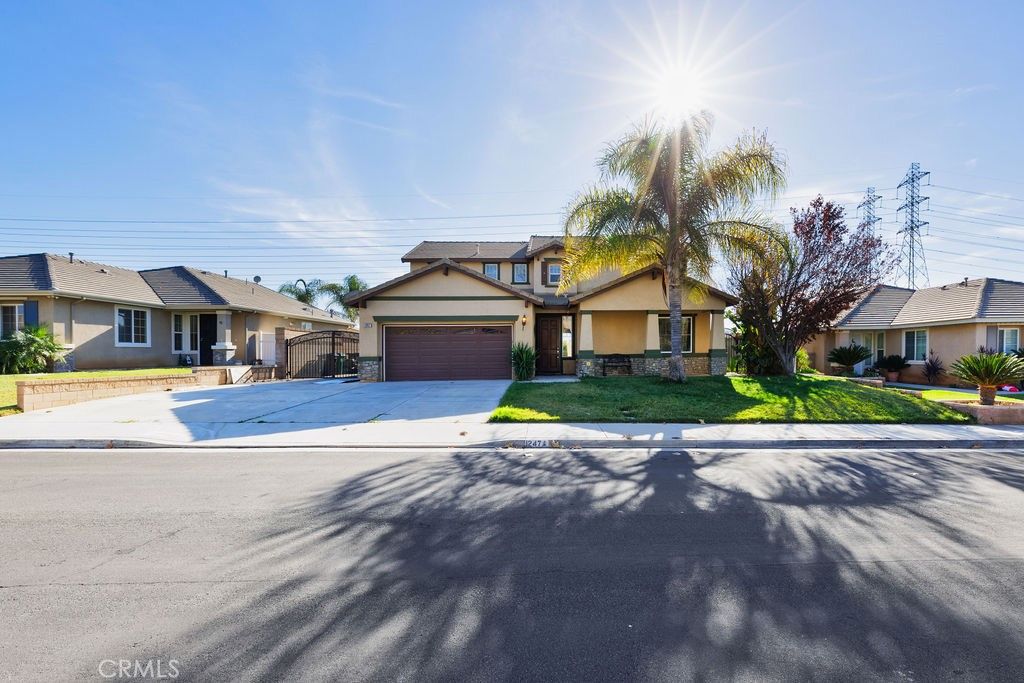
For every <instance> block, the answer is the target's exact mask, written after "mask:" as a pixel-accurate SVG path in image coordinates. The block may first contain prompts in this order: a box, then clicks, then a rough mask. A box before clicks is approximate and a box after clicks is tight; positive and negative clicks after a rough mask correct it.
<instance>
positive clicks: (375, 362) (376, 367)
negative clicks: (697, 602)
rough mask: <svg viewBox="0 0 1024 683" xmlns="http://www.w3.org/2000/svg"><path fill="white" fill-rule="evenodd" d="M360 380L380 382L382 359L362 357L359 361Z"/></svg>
mask: <svg viewBox="0 0 1024 683" xmlns="http://www.w3.org/2000/svg"><path fill="white" fill-rule="evenodd" d="M358 371H359V381H360V382H379V381H380V359H379V358H360V359H359V361H358Z"/></svg>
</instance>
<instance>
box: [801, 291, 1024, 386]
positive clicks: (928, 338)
mask: <svg viewBox="0 0 1024 683" xmlns="http://www.w3.org/2000/svg"><path fill="white" fill-rule="evenodd" d="M1022 332H1024V282H1015V281H1012V280H999V279H995V278H981V279H977V280H967V279H965V280H963V281H961V282H957V283H954V284H949V285H942V286H939V287H929V288H927V289H918V290H912V289H904V288H902V287H893V286H890V285H879V286H877V287H875V288H873V289H872V290H871V291H869V292H868V293H867V294H866V295H864V297H863V298H861V300H860V301H859V302H857V304H855V305H854V306H853V307H852V308H851V309H850V310H849V311H847V312H846V313H844V314H843V315H842V316H841V317H840V318H839V320H838V321H837V322H836V323H835V325H834V328H833V330H832V331H830V332H828V333H826V334H823V335H820V336H819V337H818V338H816V339H815V340H814V341H813V342H812V343H811V344H808V345H807V346H806V347H805V348H807V350H808V352H809V353H810V354H811V357H812V364H813V365H814V367H815V368H816V369H817V370H820V371H822V372H831V371H832V370H833V368H832V367H831V366H830V365H829V363H828V361H827V360H826V358H827V356H828V353H829V351H831V350H832V349H833V348H835V347H836V346H848V345H849V344H850V343H854V342H855V343H858V344H860V345H862V346H866V347H868V348H869V349H870V350H871V351H872V353H873V356H872V359H871V360H869V361H866V362H864V363H862V364H860V365H859V366H857V368H855V370H856V371H857V372H858V373H860V372H863V371H864V370H865V369H867V368H869V367H871V366H872V365H873V364H874V361H875V360H877V359H878V358H880V357H882V356H887V355H892V354H899V355H901V356H904V357H905V358H906V359H907V362H909V363H910V364H911V367H910V368H908V369H907V370H904V371H903V373H902V374H901V375H900V378H901V380H903V381H905V382H922V381H924V375H923V374H922V372H921V368H922V366H923V365H924V361H925V360H926V359H927V358H928V354H929V353H930V352H934V353H935V355H936V356H937V357H938V358H939V360H941V361H942V363H943V364H944V365H945V366H946V367H947V368H948V367H949V366H950V364H951V363H952V362H953V361H955V360H957V359H958V358H960V357H961V356H965V355H969V354H972V353H975V352H977V350H978V348H979V347H985V348H991V349H995V350H997V351H1004V352H1010V351H1014V350H1016V349H1018V348H1020V347H1021V334H1022ZM939 381H940V383H942V384H952V383H954V382H955V378H952V377H949V376H946V377H943V378H940V380H939Z"/></svg>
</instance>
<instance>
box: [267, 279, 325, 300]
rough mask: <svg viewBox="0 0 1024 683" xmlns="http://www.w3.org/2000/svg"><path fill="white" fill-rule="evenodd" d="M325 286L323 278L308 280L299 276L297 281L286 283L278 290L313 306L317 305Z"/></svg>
mask: <svg viewBox="0 0 1024 683" xmlns="http://www.w3.org/2000/svg"><path fill="white" fill-rule="evenodd" d="M300 283H301V284H300ZM323 286H324V281H323V280H319V279H312V280H309V281H308V282H307V281H306V280H303V279H302V278H299V279H297V280H296V281H295V282H286V283H284V284H283V285H281V286H280V287H278V288H277V291H278V292H280V293H281V294H285V295H287V296H290V297H291V298H293V299H298V300H299V301H301V302H302V303H304V304H306V305H307V306H313V305H315V302H316V300H317V297H319V296H320V292H321V290H322V289H323Z"/></svg>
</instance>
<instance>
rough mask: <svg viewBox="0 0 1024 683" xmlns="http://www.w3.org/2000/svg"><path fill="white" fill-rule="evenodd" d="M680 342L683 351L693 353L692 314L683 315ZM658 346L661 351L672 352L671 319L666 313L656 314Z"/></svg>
mask: <svg viewBox="0 0 1024 683" xmlns="http://www.w3.org/2000/svg"><path fill="white" fill-rule="evenodd" d="M680 343H681V346H682V349H683V353H693V316H692V315H684V316H683V321H682V331H681V333H680ZM658 346H659V348H660V349H661V352H662V353H672V320H671V319H670V318H669V317H668V316H667V315H659V316H658Z"/></svg>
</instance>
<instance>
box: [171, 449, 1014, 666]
mask: <svg viewBox="0 0 1024 683" xmlns="http://www.w3.org/2000/svg"><path fill="white" fill-rule="evenodd" d="M979 457H981V456H979ZM993 457H997V456H993ZM999 470H1000V471H1001V472H1003V476H1008V475H1007V473H1012V475H1013V476H1015V477H1018V478H1019V477H1021V476H1022V475H1024V466H1022V465H1021V464H1020V460H1019V459H1017V460H1014V459H1013V458H1010V457H1007V458H1006V459H1003V460H1001V461H1000V462H999ZM1019 480H1020V479H1018V481H1019ZM1002 485H1003V484H1002V483H1001V482H999V481H997V480H994V479H991V478H990V477H989V475H987V474H986V473H985V472H984V471H983V470H980V469H979V468H977V467H975V466H974V465H973V464H972V463H971V462H970V461H969V460H968V459H967V456H963V455H957V454H953V453H938V452H933V453H932V454H929V455H921V454H915V453H898V452H892V453H878V454H851V455H848V456H847V455H842V454H831V455H825V454H821V455H816V454H805V455H796V454H794V455H793V456H792V458H766V457H763V454H759V453H744V452H732V453H729V454H721V453H718V454H708V453H699V452H688V451H682V450H676V451H661V452H656V453H646V454H643V455H637V454H632V455H625V454H613V453H602V454H592V453H581V452H545V453H537V454H534V455H530V454H524V453H522V452H519V451H507V452H500V453H497V454H493V453H489V454H482V453H459V454H455V455H453V456H452V457H450V458H445V459H416V458H410V459H408V460H404V461H401V462H398V463H393V464H389V465H386V466H382V467H379V468H376V469H374V470H372V471H369V472H366V473H364V474H362V475H360V476H356V477H354V478H351V479H346V480H342V481H338V482H333V483H332V484H331V485H329V486H328V487H326V488H325V490H324V491H323V492H322V493H320V494H318V495H316V496H315V497H314V498H312V499H310V500H308V501H307V502H306V503H304V504H303V505H301V506H298V507H296V508H295V509H293V510H291V511H289V512H288V513H287V514H286V515H285V516H284V517H283V518H282V519H281V520H280V524H279V525H277V526H276V527H275V528H273V529H270V530H267V531H266V532H265V533H263V534H261V535H260V537H259V538H258V540H256V541H255V542H254V544H253V545H252V547H250V548H247V549H246V550H245V552H244V553H239V554H238V556H237V557H234V558H232V562H234V563H236V564H237V566H238V567H239V572H240V574H243V575H244V574H245V573H246V572H248V571H250V570H251V571H252V572H253V573H263V574H267V573H268V571H269V572H270V573H271V574H274V575H278V576H281V577H283V578H280V579H278V580H274V581H272V582H271V583H270V584H269V585H268V584H262V583H257V584H253V586H252V587H251V588H250V589H248V590H247V591H245V592H243V593H241V594H240V597H239V599H238V601H237V602H236V603H234V604H232V605H231V606H229V607H227V608H225V609H224V610H223V611H221V612H219V613H216V614H214V615H212V616H211V619H210V621H209V622H208V623H207V624H205V625H203V626H202V627H200V628H198V629H197V630H196V631H194V632H193V633H191V634H189V636H188V639H187V643H188V648H189V650H190V653H187V654H181V653H178V655H179V658H180V659H181V660H182V661H183V662H188V663H189V668H190V669H192V670H193V672H194V673H196V674H198V673H199V672H202V673H201V677H202V678H208V679H216V680H247V679H285V678H297V677H316V678H322V679H335V680H341V679H344V680H352V679H360V680H367V679H375V680H398V679H407V680H408V679H416V680H481V679H489V680H493V679H516V680H522V679H565V678H572V679H583V678H586V679H599V680H607V679H622V678H627V677H630V678H636V677H640V678H654V679H673V680H687V679H699V680H706V679H713V680H714V679H735V678H750V679H765V678H796V679H837V678H838V679H850V678H856V679H858V680H869V679H876V678H883V679H895V678H901V677H906V678H910V679H913V678H921V679H927V678H929V677H933V676H935V675H936V674H941V676H942V677H957V676H960V675H963V676H966V677H967V678H979V677H982V678H990V677H1003V676H1006V675H1009V673H1010V672H1014V671H1019V668H1014V667H1020V666H1021V664H1022V661H1024V655H1022V654H1021V653H1022V651H1024V647H1022V646H1024V638H1022V636H1021V626H1024V617H1022V616H1021V609H1020V607H1021V606H1020V591H1019V590H1018V589H1017V588H1016V585H1015V582H1014V581H1013V577H1014V574H1013V573H1012V572H1011V571H1010V569H1009V567H1010V565H1011V564H1012V562H1011V560H1010V558H1005V554H1006V553H1005V552H1004V553H1003V555H1000V552H1001V549H1000V548H998V547H993V545H992V543H993V542H992V540H991V538H990V537H988V536H985V535H984V534H985V531H986V530H985V529H984V528H983V527H984V522H983V521H980V518H981V515H980V514H978V515H973V516H975V517H977V518H979V519H976V520H972V513H973V512H974V511H980V510H982V509H985V506H986V505H988V504H989V501H988V500H986V496H989V495H991V490H992V487H996V486H1002ZM1008 495H1015V496H1020V493H1019V492H1018V491H1009V492H1008ZM1019 502H1020V501H1019V500H1018V503H1019ZM986 539H988V540H986ZM894 547H895V548H897V550H898V552H896V553H894ZM978 554H981V555H983V556H985V557H987V558H989V559H988V561H978V560H977V559H976V556H977V555H978ZM999 557H1004V558H1005V561H1004V562H998V561H995V560H997V559H998V558H999ZM940 559H941V560H944V561H939V560H940Z"/></svg>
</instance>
